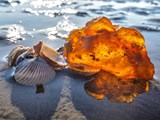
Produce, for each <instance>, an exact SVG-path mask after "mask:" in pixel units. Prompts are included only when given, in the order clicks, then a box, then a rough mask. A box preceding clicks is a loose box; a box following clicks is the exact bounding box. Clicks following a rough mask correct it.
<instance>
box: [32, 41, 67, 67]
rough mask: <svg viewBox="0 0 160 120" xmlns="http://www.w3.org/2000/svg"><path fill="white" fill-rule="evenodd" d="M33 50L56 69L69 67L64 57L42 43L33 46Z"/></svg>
mask: <svg viewBox="0 0 160 120" xmlns="http://www.w3.org/2000/svg"><path fill="white" fill-rule="evenodd" d="M33 49H34V50H35V53H36V54H37V55H38V56H40V57H42V58H44V59H45V60H46V61H47V62H48V63H49V64H51V65H53V66H54V67H55V69H56V68H57V69H63V68H64V67H65V66H66V65H67V63H66V61H65V59H64V58H63V56H62V55H60V54H59V53H58V52H57V51H55V50H54V49H52V48H51V47H49V46H47V45H45V44H44V43H43V42H42V41H40V42H39V44H37V45H35V46H33Z"/></svg>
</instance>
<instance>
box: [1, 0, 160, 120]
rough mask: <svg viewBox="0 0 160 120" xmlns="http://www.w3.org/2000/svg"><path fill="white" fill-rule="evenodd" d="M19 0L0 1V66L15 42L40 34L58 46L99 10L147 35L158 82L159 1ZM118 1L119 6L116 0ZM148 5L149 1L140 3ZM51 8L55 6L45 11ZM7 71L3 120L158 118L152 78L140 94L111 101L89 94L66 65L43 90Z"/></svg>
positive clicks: (159, 93)
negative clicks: (49, 0) (129, 99)
mask: <svg viewBox="0 0 160 120" xmlns="http://www.w3.org/2000/svg"><path fill="white" fill-rule="evenodd" d="M129 1H130V2H132V1H131V0H129ZM19 2H20V3H16V2H12V4H13V5H14V4H16V5H15V7H13V5H11V3H10V4H9V3H7V2H6V3H2V2H0V12H1V14H0V18H3V19H1V20H0V68H2V67H3V66H4V64H6V60H5V57H6V56H7V54H8V53H9V51H11V49H12V48H13V47H14V46H16V45H24V46H29V47H31V46H33V45H34V44H37V43H38V42H39V40H43V41H44V42H45V43H46V44H48V45H50V46H51V47H53V48H54V49H57V48H59V47H60V46H62V45H63V44H64V42H65V37H66V36H67V34H68V33H69V31H70V30H72V29H75V28H77V27H82V26H84V24H85V22H86V21H88V20H89V19H91V18H93V17H95V16H101V15H104V16H107V17H109V18H110V19H111V20H112V21H113V23H116V24H119V25H125V26H133V27H136V28H137V29H139V30H140V31H141V33H142V34H143V35H144V37H145V39H146V47H147V50H148V54H149V57H150V59H151V61H152V62H153V64H154V66H155V75H154V78H155V79H156V81H158V82H160V52H159V51H160V47H159V46H160V42H159V41H160V39H159V35H160V32H159V27H160V23H159V21H158V19H159V18H158V17H157V16H158V15H159V14H160V11H158V8H159V7H160V6H159V5H160V4H159V2H158V1H153V3H151V2H144V1H139V2H140V3H143V5H144V7H143V8H142V7H140V6H137V7H136V3H135V2H133V4H132V7H126V6H127V5H126V4H128V2H125V3H120V2H116V0H115V1H114V2H109V3H107V2H104V1H100V2H97V1H93V2H91V1H86V2H85V1H84V2H76V1H71V2H70V3H69V2H66V1H60V3H59V4H60V5H59V6H61V7H59V6H58V5H56V4H53V3H50V4H49V3H47V2H46V3H43V5H41V4H40V3H39V5H40V6H41V8H38V7H35V6H33V5H36V4H35V3H34V2H33V1H31V3H32V4H31V3H30V1H27V2H26V3H21V1H19ZM117 4H118V5H119V6H116V5H117ZM123 4H124V5H123ZM156 4H157V5H156ZM49 5H53V6H50V7H49ZM54 5H55V6H54ZM109 5H110V6H109ZM125 5H126V6H125ZM148 5H149V6H150V7H146V8H145V6H148ZM4 6H5V7H4ZM42 6H43V7H42ZM28 8H30V9H28ZM156 8H157V9H156ZM52 9H54V10H55V9H56V10H57V11H52V12H50V10H52ZM67 9H69V10H67ZM144 9H145V10H144ZM64 11H65V12H64ZM108 11H109V12H108ZM147 11H148V12H147ZM46 12H48V13H46ZM49 13H50V14H49ZM37 14H39V15H37ZM53 15H54V16H53ZM136 18H137V20H136ZM142 23H143V24H142ZM148 27H149V28H148ZM9 36H10V37H9ZM12 71H13V69H11V68H10V69H6V70H3V71H2V70H1V71H0V119H2V120H24V119H25V120H86V119H88V120H106V119H107V120H139V119H141V120H159V119H160V116H159V113H160V87H159V86H160V85H159V84H158V83H156V84H152V85H151V89H150V91H149V92H146V93H142V94H139V95H138V97H136V98H135V99H134V101H133V102H132V103H113V102H111V101H109V100H108V99H107V97H106V98H105V99H103V100H96V99H94V98H92V97H91V96H89V95H88V94H87V93H86V92H85V90H84V84H85V83H86V82H87V79H85V78H78V77H74V76H71V75H70V74H69V73H68V72H67V71H66V70H63V71H60V72H57V74H56V78H55V79H54V80H53V81H51V82H50V83H48V84H46V85H45V89H46V91H45V93H44V94H36V88H35V87H29V86H24V85H21V84H18V83H16V82H15V80H14V78H13V76H12Z"/></svg>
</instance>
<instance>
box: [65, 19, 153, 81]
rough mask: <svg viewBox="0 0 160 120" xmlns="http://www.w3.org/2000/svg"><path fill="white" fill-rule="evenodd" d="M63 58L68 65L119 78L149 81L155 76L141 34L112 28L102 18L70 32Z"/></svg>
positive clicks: (133, 30)
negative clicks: (77, 65) (84, 66)
mask: <svg viewBox="0 0 160 120" xmlns="http://www.w3.org/2000/svg"><path fill="white" fill-rule="evenodd" d="M64 56H65V57H66V58H67V61H68V63H69V64H86V65H88V66H92V67H94V68H98V69H101V70H104V71H107V72H110V73H112V74H113V75H116V76H117V77H120V78H125V79H130V78H139V79H144V80H149V79H152V78H153V75H154V66H153V64H152V63H151V61H150V59H149V57H148V54H147V51H146V47H145V40H144V37H143V36H142V34H141V33H140V32H139V31H138V30H136V29H134V28H125V27H119V26H116V25H112V23H111V21H110V20H109V19H108V18H105V17H99V18H95V19H93V20H91V21H89V22H88V23H87V24H86V26H85V27H83V28H81V29H76V30H73V31H72V32H71V33H70V34H69V36H68V38H67V39H66V44H65V48H64Z"/></svg>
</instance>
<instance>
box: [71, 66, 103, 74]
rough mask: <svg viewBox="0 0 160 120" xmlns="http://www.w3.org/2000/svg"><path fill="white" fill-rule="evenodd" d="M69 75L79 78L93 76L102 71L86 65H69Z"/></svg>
mask: <svg viewBox="0 0 160 120" xmlns="http://www.w3.org/2000/svg"><path fill="white" fill-rule="evenodd" d="M68 68H69V69H68V71H69V73H71V74H73V75H76V76H77V75H78V76H92V75H94V74H96V73H98V72H99V71H100V69H99V68H94V67H92V66H88V65H85V64H69V65H68Z"/></svg>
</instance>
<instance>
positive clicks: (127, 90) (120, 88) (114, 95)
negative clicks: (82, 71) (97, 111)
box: [84, 71, 150, 103]
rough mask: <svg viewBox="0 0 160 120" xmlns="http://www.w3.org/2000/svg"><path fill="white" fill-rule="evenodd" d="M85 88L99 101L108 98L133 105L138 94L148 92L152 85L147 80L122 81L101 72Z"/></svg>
mask: <svg viewBox="0 0 160 120" xmlns="http://www.w3.org/2000/svg"><path fill="white" fill-rule="evenodd" d="M84 88H85V91H86V92H87V93H88V94H89V95H90V96H92V97H93V98H95V99H98V100H101V99H103V98H104V97H107V98H108V99H109V100H110V101H111V102H120V103H131V102H132V101H133V100H134V98H136V97H137V96H138V94H141V93H144V92H148V91H149V88H150V84H149V82H148V81H146V80H138V79H127V80H126V79H120V78H117V77H116V76H115V75H112V74H110V73H108V72H105V71H101V72H99V73H98V74H97V75H96V76H95V78H93V79H92V80H90V81H89V82H87V83H86V84H85V85H84Z"/></svg>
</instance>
